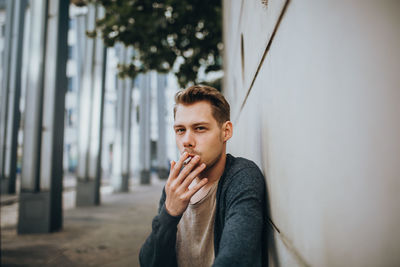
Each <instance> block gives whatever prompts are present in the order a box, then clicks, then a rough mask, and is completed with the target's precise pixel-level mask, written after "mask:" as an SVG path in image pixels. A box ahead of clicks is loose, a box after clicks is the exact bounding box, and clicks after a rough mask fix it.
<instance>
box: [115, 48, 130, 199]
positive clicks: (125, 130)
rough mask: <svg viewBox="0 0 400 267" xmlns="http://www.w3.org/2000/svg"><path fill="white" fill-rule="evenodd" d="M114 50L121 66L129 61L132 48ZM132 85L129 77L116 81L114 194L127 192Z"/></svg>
mask: <svg viewBox="0 0 400 267" xmlns="http://www.w3.org/2000/svg"><path fill="white" fill-rule="evenodd" d="M116 50H117V53H118V58H119V62H120V63H121V64H127V63H129V62H130V61H131V57H132V52H133V48H132V47H129V48H126V47H125V46H123V45H122V44H118V45H117V47H116ZM132 85H133V83H132V79H131V78H129V77H126V78H123V79H122V78H118V79H117V122H116V125H115V126H116V131H115V142H114V153H113V155H114V158H113V177H112V185H113V188H114V191H115V192H128V191H129V177H130V147H131V138H130V137H131V118H132V116H131V113H132Z"/></svg>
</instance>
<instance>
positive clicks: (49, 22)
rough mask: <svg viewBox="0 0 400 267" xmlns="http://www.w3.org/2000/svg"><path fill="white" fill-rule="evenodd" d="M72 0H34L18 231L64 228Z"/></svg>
mask: <svg viewBox="0 0 400 267" xmlns="http://www.w3.org/2000/svg"><path fill="white" fill-rule="evenodd" d="M68 7H69V1H64V0H49V1H46V0H32V1H31V3H30V8H31V21H30V25H29V26H30V33H31V34H30V38H29V43H30V50H29V53H28V57H29V58H28V74H27V95H26V99H27V101H26V107H25V125H24V146H23V158H22V175H21V194H20V196H19V219H18V233H20V234H23V233H47V232H52V231H57V230H59V229H61V228H62V220H63V219H62V176H63V166H62V157H63V138H64V107H65V103H64V102H65V93H66V90H67V78H66V62H67V32H68Z"/></svg>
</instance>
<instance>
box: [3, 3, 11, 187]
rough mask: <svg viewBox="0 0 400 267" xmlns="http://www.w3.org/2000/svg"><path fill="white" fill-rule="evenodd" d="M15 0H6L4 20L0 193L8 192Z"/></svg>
mask: <svg viewBox="0 0 400 267" xmlns="http://www.w3.org/2000/svg"><path fill="white" fill-rule="evenodd" d="M14 6H15V2H14V1H11V0H8V1H6V22H5V38H4V51H3V55H4V57H2V62H1V64H2V76H3V77H2V80H1V82H2V83H1V88H0V181H1V193H8V191H9V190H8V189H9V179H7V178H6V172H5V167H6V163H5V158H6V146H7V145H6V144H7V122H8V98H9V83H10V69H11V54H12V31H13V22H14V20H13V13H14Z"/></svg>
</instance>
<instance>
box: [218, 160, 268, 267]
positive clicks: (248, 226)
mask: <svg viewBox="0 0 400 267" xmlns="http://www.w3.org/2000/svg"><path fill="white" fill-rule="evenodd" d="M226 190H227V191H226V195H225V200H224V201H225V203H220V204H221V205H225V214H224V225H223V226H222V227H223V228H222V234H221V239H220V241H219V244H218V248H217V251H218V253H217V255H216V258H215V261H214V265H213V266H262V254H263V251H262V241H263V237H262V236H263V226H264V223H265V219H264V218H265V216H264V212H265V211H264V209H265V202H264V199H265V190H266V189H265V181H264V177H263V175H262V173H261V172H260V171H259V169H258V168H245V169H242V170H241V171H240V172H238V173H237V174H235V177H234V179H232V180H231V182H230V183H229V185H228V188H227V189H226Z"/></svg>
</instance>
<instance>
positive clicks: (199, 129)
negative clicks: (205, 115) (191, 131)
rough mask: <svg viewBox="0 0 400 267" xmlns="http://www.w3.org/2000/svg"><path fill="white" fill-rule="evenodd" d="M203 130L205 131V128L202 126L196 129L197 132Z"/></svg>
mask: <svg viewBox="0 0 400 267" xmlns="http://www.w3.org/2000/svg"><path fill="white" fill-rule="evenodd" d="M205 129H206V127H203V126H198V127H196V130H197V131H204V130H205Z"/></svg>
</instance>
